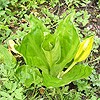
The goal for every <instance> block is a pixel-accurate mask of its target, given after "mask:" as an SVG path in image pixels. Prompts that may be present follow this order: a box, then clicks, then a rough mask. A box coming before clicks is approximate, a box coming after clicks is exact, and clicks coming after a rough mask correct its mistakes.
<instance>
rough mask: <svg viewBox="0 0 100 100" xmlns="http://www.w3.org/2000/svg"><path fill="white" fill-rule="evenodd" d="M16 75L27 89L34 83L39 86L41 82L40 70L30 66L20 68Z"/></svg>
mask: <svg viewBox="0 0 100 100" xmlns="http://www.w3.org/2000/svg"><path fill="white" fill-rule="evenodd" d="M16 75H17V77H18V78H19V79H20V82H21V83H23V84H24V85H25V86H26V87H29V86H30V85H31V84H32V83H35V84H39V83H40V82H41V78H40V72H39V71H38V69H36V68H34V67H31V66H28V65H23V66H20V67H19V68H18V69H17V71H16Z"/></svg>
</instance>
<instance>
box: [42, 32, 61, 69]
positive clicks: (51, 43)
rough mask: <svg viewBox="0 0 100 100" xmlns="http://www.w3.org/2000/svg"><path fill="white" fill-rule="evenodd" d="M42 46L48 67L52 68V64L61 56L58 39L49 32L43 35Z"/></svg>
mask: <svg viewBox="0 0 100 100" xmlns="http://www.w3.org/2000/svg"><path fill="white" fill-rule="evenodd" d="M42 48H43V51H44V54H45V56H46V58H47V61H48V64H49V66H50V69H51V70H52V66H53V65H54V64H56V63H57V62H58V61H59V59H60V57H61V48H60V42H59V40H58V39H55V37H54V35H53V34H49V35H47V36H46V37H45V40H44V42H43V45H42Z"/></svg>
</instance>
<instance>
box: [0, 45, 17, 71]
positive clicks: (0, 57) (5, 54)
mask: <svg viewBox="0 0 100 100" xmlns="http://www.w3.org/2000/svg"><path fill="white" fill-rule="evenodd" d="M0 63H4V64H5V68H6V69H9V70H10V69H11V68H14V67H15V65H16V60H15V58H14V56H13V55H12V54H11V53H10V52H9V51H8V50H7V49H6V48H5V47H4V46H2V45H0Z"/></svg>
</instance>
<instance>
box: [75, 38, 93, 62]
mask: <svg viewBox="0 0 100 100" xmlns="http://www.w3.org/2000/svg"><path fill="white" fill-rule="evenodd" d="M92 45H93V36H91V37H89V38H87V39H85V40H84V41H83V42H81V43H80V45H79V49H78V51H77V53H76V55H75V58H74V61H75V62H80V61H83V60H85V59H86V58H87V57H88V56H89V54H90V52H91V49H92Z"/></svg>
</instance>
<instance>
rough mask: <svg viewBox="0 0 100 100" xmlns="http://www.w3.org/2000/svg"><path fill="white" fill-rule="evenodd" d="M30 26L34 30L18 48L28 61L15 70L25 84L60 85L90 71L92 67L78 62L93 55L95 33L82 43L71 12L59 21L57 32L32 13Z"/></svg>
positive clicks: (79, 77)
mask: <svg viewBox="0 0 100 100" xmlns="http://www.w3.org/2000/svg"><path fill="white" fill-rule="evenodd" d="M30 27H31V31H30V32H29V33H28V34H27V35H26V36H25V37H24V38H23V40H22V42H21V44H20V45H18V46H17V48H16V49H17V51H18V52H19V53H20V54H21V55H22V56H23V57H24V60H25V62H26V65H23V66H21V67H19V68H18V70H17V71H16V75H17V76H18V77H19V79H20V80H21V82H22V83H24V84H25V85H26V86H30V85H31V84H32V83H34V84H39V83H41V84H42V85H43V86H46V87H60V86H64V85H66V84H68V83H70V82H72V81H75V80H78V79H82V78H87V77H88V76H89V75H90V74H91V72H92V68H91V67H90V66H86V65H82V64H79V62H81V61H83V60H85V59H86V58H87V57H88V55H89V54H90V51H91V49H92V44H93V36H91V37H88V38H86V39H84V40H83V41H82V42H80V39H79V36H78V32H77V30H76V28H75V26H74V24H73V21H72V14H69V15H68V16H67V17H66V18H65V19H64V20H61V21H60V23H59V25H58V27H57V28H56V30H55V33H54V34H50V32H49V30H48V29H47V28H46V26H45V25H44V24H43V23H42V22H41V21H40V20H38V19H37V18H36V17H34V16H33V15H30Z"/></svg>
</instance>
